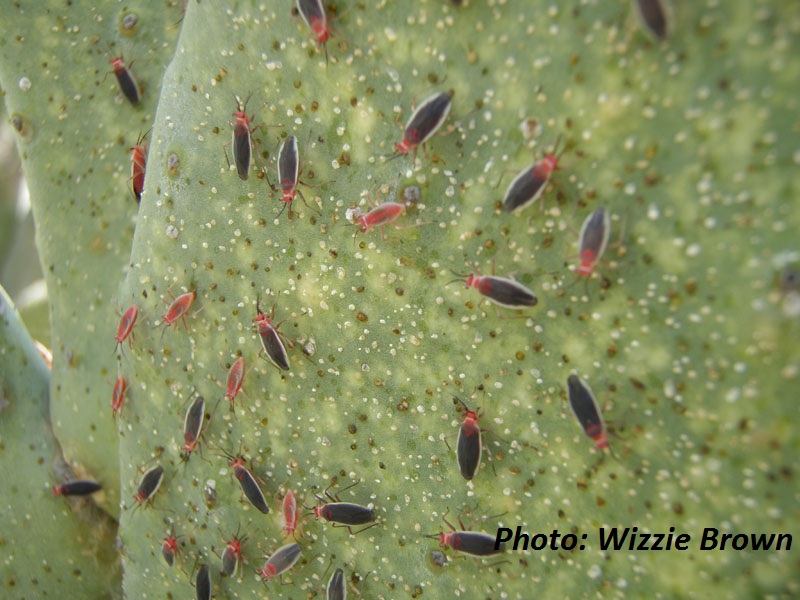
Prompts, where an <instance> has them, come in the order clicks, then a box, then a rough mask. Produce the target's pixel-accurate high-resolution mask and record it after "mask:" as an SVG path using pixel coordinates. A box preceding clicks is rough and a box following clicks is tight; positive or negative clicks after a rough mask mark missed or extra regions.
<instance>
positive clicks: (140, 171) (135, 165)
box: [130, 133, 147, 204]
mask: <svg viewBox="0 0 800 600" xmlns="http://www.w3.org/2000/svg"><path fill="white" fill-rule="evenodd" d="M146 136H147V133H144V134H143V135H140V136H139V139H138V140H137V141H136V145H135V146H131V147H130V151H131V189H132V191H133V195H134V196H135V197H136V203H137V204H138V203H139V202H140V201H141V199H142V190H143V189H144V172H145V165H146V163H147V148H146V147H145V145H144V138H145V137H146Z"/></svg>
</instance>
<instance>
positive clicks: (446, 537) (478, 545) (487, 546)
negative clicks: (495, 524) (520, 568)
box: [426, 514, 505, 556]
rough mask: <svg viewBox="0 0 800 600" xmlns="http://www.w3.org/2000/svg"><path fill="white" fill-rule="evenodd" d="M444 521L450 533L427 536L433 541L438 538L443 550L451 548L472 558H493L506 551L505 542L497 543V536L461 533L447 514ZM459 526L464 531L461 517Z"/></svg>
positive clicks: (480, 533)
mask: <svg viewBox="0 0 800 600" xmlns="http://www.w3.org/2000/svg"><path fill="white" fill-rule="evenodd" d="M442 521H444V522H445V523H446V524H447V526H448V527H450V529H451V531H450V532H444V531H443V532H442V533H440V534H438V535H429V536H426V537H429V538H432V539H437V538H438V540H439V545H440V546H441V547H442V548H448V547H449V548H452V549H453V550H456V551H458V552H464V553H465V554H471V555H472V556H493V555H495V554H502V553H503V552H504V551H505V542H500V543H497V540H496V536H493V535H489V534H488V533H482V532H476V531H459V530H457V529H456V528H455V527H454V526H453V525H452V523H450V521H448V520H447V515H446V514H445V516H443V517H442ZM458 524H459V526H460V527H461V529H462V530H463V529H464V524H463V523H462V522H461V518H460V517H459V519H458Z"/></svg>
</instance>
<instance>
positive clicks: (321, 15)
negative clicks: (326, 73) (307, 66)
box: [297, 0, 331, 65]
mask: <svg viewBox="0 0 800 600" xmlns="http://www.w3.org/2000/svg"><path fill="white" fill-rule="evenodd" d="M297 12H298V13H300V16H301V17H302V18H303V21H305V22H306V25H308V27H309V29H311V31H312V32H313V33H314V37H315V38H316V39H317V43H318V44H319V45H320V46H322V48H323V50H324V51H325V64H326V65H327V64H328V40H329V39H330V37H331V30H330V28H329V27H328V16H327V15H326V14H325V7H324V6H323V4H322V0H297Z"/></svg>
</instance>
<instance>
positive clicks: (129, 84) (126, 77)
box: [109, 56, 142, 106]
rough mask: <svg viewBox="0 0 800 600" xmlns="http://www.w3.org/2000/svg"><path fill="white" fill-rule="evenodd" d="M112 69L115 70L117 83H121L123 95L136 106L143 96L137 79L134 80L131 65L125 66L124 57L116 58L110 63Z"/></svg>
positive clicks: (120, 87)
mask: <svg viewBox="0 0 800 600" xmlns="http://www.w3.org/2000/svg"><path fill="white" fill-rule="evenodd" d="M109 62H110V63H111V68H112V69H113V70H114V75H116V77H117V83H119V89H120V90H121V91H122V94H123V95H124V96H125V97H126V98H127V99H128V102H130V103H131V104H133V105H134V106H136V105H137V104H139V102H140V101H141V99H142V96H141V94H140V92H139V85H138V84H137V83H136V79H134V78H133V73H131V69H130V67H131V65H132V64H133V63H132V62H131V63H130V64H129V65H127V66H126V65H125V58H124V57H122V56H115V57H114V58H112V59H111V60H110V61H109Z"/></svg>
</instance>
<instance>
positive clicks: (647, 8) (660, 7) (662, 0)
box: [633, 0, 671, 42]
mask: <svg viewBox="0 0 800 600" xmlns="http://www.w3.org/2000/svg"><path fill="white" fill-rule="evenodd" d="M633 8H634V11H635V12H636V14H637V15H638V16H639V21H640V22H641V24H642V27H643V28H644V29H645V31H646V32H647V33H649V34H650V35H651V36H652V37H654V38H655V39H656V40H658V41H659V42H663V41H664V40H666V39H667V37H669V32H670V21H671V19H670V16H671V7H670V4H669V2H668V1H667V0H633Z"/></svg>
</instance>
